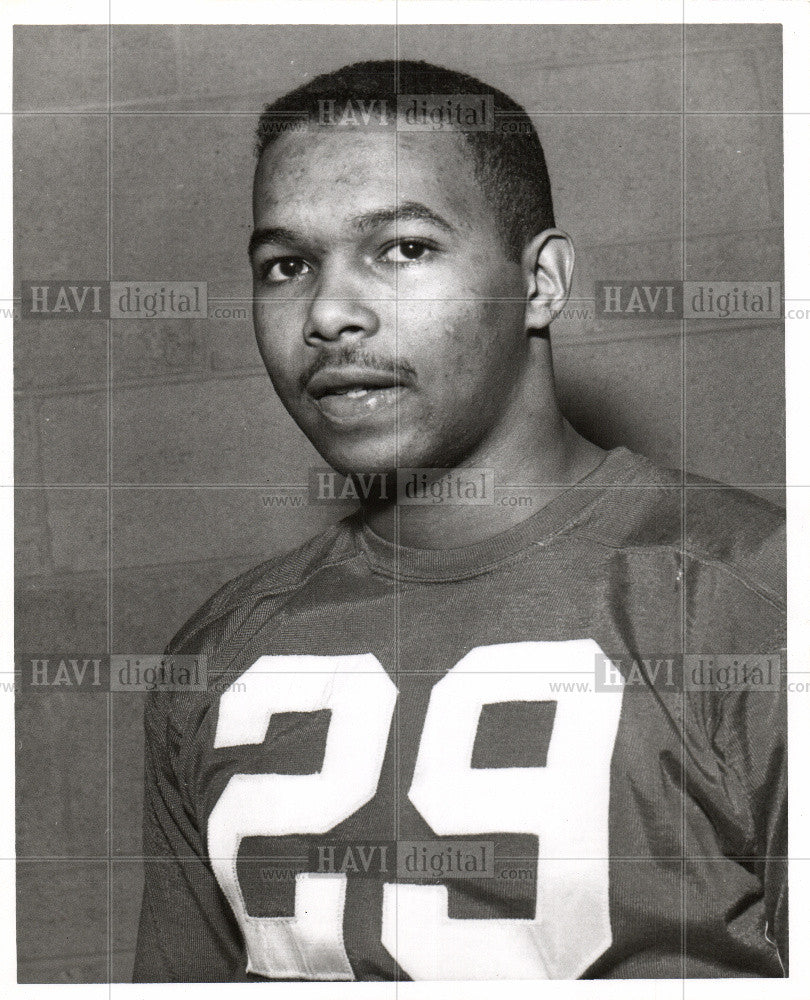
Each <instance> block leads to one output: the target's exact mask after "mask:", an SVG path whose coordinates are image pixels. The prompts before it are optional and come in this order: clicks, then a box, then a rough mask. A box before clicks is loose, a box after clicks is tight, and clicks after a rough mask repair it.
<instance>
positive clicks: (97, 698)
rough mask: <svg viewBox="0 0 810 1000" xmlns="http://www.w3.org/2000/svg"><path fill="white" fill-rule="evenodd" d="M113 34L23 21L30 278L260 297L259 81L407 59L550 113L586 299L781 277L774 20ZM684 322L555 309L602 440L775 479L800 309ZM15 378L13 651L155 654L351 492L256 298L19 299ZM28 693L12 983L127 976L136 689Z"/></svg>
mask: <svg viewBox="0 0 810 1000" xmlns="http://www.w3.org/2000/svg"><path fill="white" fill-rule="evenodd" d="M111 53H112V62H111V67H109V68H110V70H111V72H110V73H109V74H108V61H107V60H108V48H107V28H106V27H105V26H86V27H83V26H75V27H59V28H54V27H44V26H43V27H25V28H18V29H17V32H16V37H15V57H14V62H15V109H16V111H17V112H18V113H17V115H16V116H15V122H14V137H15V152H16V160H15V213H16V236H15V245H14V253H15V268H16V275H17V279H18V280H20V281H21V280H25V279H33V278H64V277H75V278H79V279H92V278H104V277H106V275H107V273H108V271H107V269H108V266H109V269H110V275H111V277H112V278H114V279H142V280H149V279H152V280H174V279H196V280H202V281H206V282H208V286H209V296H210V297H212V298H219V299H222V300H240V299H242V300H244V299H246V298H248V297H249V296H250V279H249V273H248V267H247V258H246V245H247V237H248V234H249V232H250V223H251V220H250V196H249V193H250V184H251V172H252V150H251V147H252V131H253V128H254V125H255V120H256V116H257V114H258V112H259V111H260V110H261V107H262V105H263V103H264V102H266V101H268V100H271V99H273V98H274V97H275V96H277V95H278V94H280V93H281V92H283V91H285V90H287V89H290V88H291V87H293V86H295V85H297V84H299V83H301V82H303V81H304V80H305V79H307V78H309V77H310V76H311V75H313V74H314V73H315V72H320V71H324V70H328V69H331V68H336V67H338V66H340V65H343V64H345V63H347V62H351V61H355V60H358V59H363V58H393V57H395V56H396V55H399V56H400V57H401V58H424V59H427V60H430V61H434V62H438V63H441V64H444V65H447V66H450V67H452V68H456V69H461V70H465V71H467V72H471V73H473V74H474V75H477V76H480V77H482V78H483V79H485V80H487V81H488V82H491V83H492V84H494V85H496V86H499V87H501V88H502V89H504V90H506V91H507V92H509V93H511V94H512V95H513V96H514V97H515V98H516V99H517V100H519V101H520V102H521V103H523V104H524V105H525V107H526V108H527V110H528V111H530V113H532V115H533V116H534V117H535V120H536V123H537V126H538V130H539V132H540V135H541V138H542V140H543V142H544V146H545V150H546V156H547V159H548V162H549V169H550V172H551V177H552V184H553V189H554V196H555V206H556V212H557V216H558V222H559V224H560V225H561V226H562V227H563V228H565V229H566V230H568V231H569V232H570V233H571V235H572V237H573V239H574V242H575V245H576V248H577V270H576V279H575V288H574V302H573V303H572V305H574V306H575V305H577V304H578V303H580V302H581V303H582V304H583V305H586V306H587V304H588V303H587V300H588V299H589V298H591V297H592V295H593V283H594V281H596V280H606V279H612V278H615V279H652V280H660V281H668V280H672V279H679V278H680V277H681V276H682V275H683V276H685V277H686V278H689V279H694V280H706V281H711V280H724V279H726V280H752V279H761V280H770V281H780V280H781V277H782V188H781V184H782V147H781V117H780V116H779V112H780V109H781V35H780V28H779V27H778V26H767V25H766V26H746V25H738V26H724V25H707V26H700V27H697V26H695V27H688V26H687V28H686V29H685V30H684V32H683V33H682V30H681V27H680V26H679V25H660V26H628V27H605V26H598V27H595V26H590V27H589V26H582V27H565V26H560V27H531V26H525V25H524V26H486V27H474V26H437V27H422V26H402V27H400V28H399V30H398V32H397V31H396V30H395V29H394V28H389V27H382V26H378V27H363V28H362V29H358V28H355V27H329V28H323V27H318V26H315V27H299V26H292V27H288V28H273V27H269V26H256V27H234V26H230V27H229V26H220V27H205V26H163V27H114V28H113V30H112V37H111ZM108 86H109V87H110V95H111V100H112V104H111V108H112V110H113V112H114V114H113V115H112V116H111V117H110V118H109V119H108V115H107V110H108ZM684 110H685V112H686V114H685V115H684V114H682V111H684ZM219 305H220V306H221V307H223V308H224V309H228V308H231V309H233V308H235V307H237V306H239V305H242V306H244V305H245V303H244V302H242V303H239V302H238V301H230V302H228V301H223V302H220V303H219ZM685 332H686V336H685V338H683V339H682V338H681V327H680V324H678V323H665V322H662V321H660V320H650V319H649V318H647V319H644V320H639V319H627V320H623V321H616V320H612V321H607V320H605V319H604V318H603V317H599V316H594V315H593V311H592V310H591V311H590V312H588V311H587V310H586V312H585V313H584V314H582V315H580V316H579V317H575V316H574V315H573V313H571V314H569V316H568V318H566V319H562V320H560V321H559V322H558V323H557V324H555V326H554V329H553V347H554V358H555V368H556V371H557V376H558V381H559V385H560V388H561V393H562V397H563V400H564V405H565V407H566V409H567V411H568V413H569V414H570V416H571V417H572V419H573V420H574V421H575V422H576V423H577V424H578V425H579V426H580V427H581V428H582V429H584V430H585V431H587V432H588V433H589V434H591V435H592V436H593V437H594V438H595V439H596V440H598V441H599V442H600V443H602V444H606V445H611V444H615V443H620V442H621V443H626V444H629V445H630V446H631V447H634V448H635V449H637V450H639V451H641V452H643V453H645V454H648V455H649V456H650V457H652V458H653V459H655V460H657V461H660V462H662V463H665V464H668V465H674V466H679V465H680V464H681V461H682V460H683V462H684V464H685V466H686V468H688V469H689V470H690V471H694V472H698V473H702V474H704V475H708V476H712V477H714V478H717V479H721V480H724V481H727V482H734V483H739V484H742V485H745V486H746V487H748V488H751V489H754V490H756V491H758V492H760V493H762V494H764V495H766V496H769V497H770V498H772V499H773V500H774V501H775V502H780V500H781V497H782V489H781V486H780V484H782V483H783V482H784V400H783V383H784V378H783V330H782V326H781V323H779V322H770V323H760V324H758V323H755V322H738V323H732V322H729V321H716V322H711V321H700V322H697V321H692V322H690V323H689V324H687V325H686V327H685ZM108 347H109V354H108ZM108 370H109V372H110V374H111V382H110V385H109V390H108ZM15 386H16V427H17V445H16V463H17V464H16V478H17V490H16V518H17V528H16V531H17V535H16V538H17V549H18V556H17V566H16V569H17V574H18V581H19V582H18V595H17V611H16V615H17V617H16V631H17V643H18V649H19V651H20V654H21V655H23V656H24V655H27V654H29V653H30V654H31V655H42V654H43V653H45V652H49V651H50V652H53V651H62V652H63V653H64V654H65V655H67V654H71V655H82V654H84V655H91V654H94V653H95V654H99V653H105V652H107V651H108V649H109V650H110V651H112V652H118V653H125V652H158V651H160V650H161V649H162V648H163V646H164V645H165V643H166V641H167V640H168V639H169V638H170V637H171V635H172V634H173V633H174V631H175V630H176V629H177V628H178V627H179V626H180V624H181V623H182V622H183V621H184V620H185V618H186V617H187V616H188V615H189V614H190V613H191V612H192V611H193V610H194V609H195V608H196V607H197V606H198V605H199V604H200V603H201V602H202V600H203V599H204V598H205V597H206V596H207V595H208V594H209V593H210V592H211V591H212V590H213V589H214V588H215V587H217V586H218V585H219V584H220V583H222V582H224V581H225V580H226V579H228V578H229V577H231V576H233V575H234V574H235V573H237V572H239V571H241V570H242V569H245V568H247V567H249V566H251V565H253V564H255V563H257V562H259V561H261V560H262V559H264V558H267V557H268V556H270V555H273V554H275V553H277V552H280V551H283V550H285V549H288V548H291V547H293V546H294V545H296V544H297V543H298V542H299V541H302V540H304V539H305V538H306V537H308V536H310V535H312V534H314V533H315V532H316V531H318V530H319V529H320V528H321V527H323V526H324V525H325V524H326V523H328V522H330V521H332V520H334V519H335V518H336V517H339V516H342V514H343V513H344V511H343V510H336V509H335V510H333V509H330V508H328V507H309V506H306V505H302V506H292V505H291V501H289V499H284V498H290V497H295V496H300V491H298V492H296V491H295V490H294V489H292V490H289V489H286V487H291V486H292V487H294V486H296V485H297V484H299V485H300V484H304V483H306V470H307V468H308V467H309V466H311V465H320V464H322V463H321V460H320V459H319V458H318V456H317V455H315V453H314V451H313V450H312V448H311V447H310V446H309V444H308V443H307V442H306V440H305V439H304V438H303V436H302V435H301V433H300V432H299V431H298V430H297V428H295V426H294V425H293V424H292V422H291V421H290V419H289V418H288V417H287V415H286V413H285V412H284V411H283V409H282V407H281V406H280V404H279V403H278V401H277V400H276V399H275V397H274V394H273V392H272V389H271V387H270V385H269V382H268V380H267V377H266V375H265V373H264V370H263V368H262V366H261V363H260V359H259V357H258V353H257V351H256V348H255V344H254V342H253V333H252V328H251V324H250V320H249V318H226V317H223V318H220V319H216V320H213V319H212V320H208V321H200V320H186V321H143V322H135V321H116V322H113V323H112V324H111V335H110V340H109V345H108V337H107V327H106V324H105V323H103V322H87V321H81V322H76V321H72V322H68V321H65V322H58V321H55V320H49V321H42V322H32V321H30V320H26V321H23V322H21V323H20V325H19V327H18V329H17V333H16V341H15ZM108 481H109V483H111V484H112V488H111V490H110V491H109V494H108V489H107V485H108ZM108 496H109V503H108ZM285 504H286V505H285ZM17 705H18V715H17V720H18V721H17V727H18V728H17V747H18V758H17V766H18V775H19V778H18V855H19V858H20V860H19V865H18V867H19V871H18V886H19V893H18V928H19V934H18V954H19V978H20V979H21V980H22V981H26V982H62V981H64V982H71V981H97V982H98V981H104V980H105V979H107V978H108V977H109V976H111V977H112V979H113V980H114V981H121V980H126V979H128V978H129V976H130V973H131V967H132V954H133V947H134V933H135V925H136V920H137V910H138V903H139V892H140V865H139V863H138V860H137V855H138V853H139V851H140V803H141V787H140V782H141V755H142V742H141V712H142V706H143V702H142V697H141V696H140V695H137V694H128V695H116V696H114V697H110V698H108V697H107V696H105V695H88V694H82V695H78V694H69V693H64V694H61V695H55V694H48V695H39V694H38V695H34V694H32V693H26V692H19V693H18V695H17ZM108 917H109V918H110V923H111V928H112V930H111V934H108V926H107V925H108Z"/></svg>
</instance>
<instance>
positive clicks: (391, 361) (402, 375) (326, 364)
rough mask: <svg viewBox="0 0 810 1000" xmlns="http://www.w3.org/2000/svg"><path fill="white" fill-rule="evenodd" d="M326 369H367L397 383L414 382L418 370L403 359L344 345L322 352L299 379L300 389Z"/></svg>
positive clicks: (304, 387)
mask: <svg viewBox="0 0 810 1000" xmlns="http://www.w3.org/2000/svg"><path fill="white" fill-rule="evenodd" d="M324 368H335V369H339V368H367V369H370V370H371V371H375V372H382V373H383V374H385V375H393V376H394V377H395V378H396V380H397V381H401V382H406V383H407V382H412V381H413V380H414V379H415V378H416V370H415V369H414V368H413V367H412V366H411V365H409V364H408V362H407V361H403V360H402V358H387V357H383V356H382V355H380V354H375V353H374V352H373V351H368V350H364V349H363V348H360V347H351V346H349V345H348V344H343V345H342V346H341V347H338V348H335V349H334V350H331V351H321V352H320V354H317V355H316V356H315V358H314V359H313V361H312V363H311V364H310V365H308V366H307V368H306V369H305V371H304V372H303V373H302V374H301V376H300V377H299V379H298V385H299V388H300V389H301V390H302V391H303V390H304V389H306V387H307V385H308V383H309V381H310V379H311V378H312V377H313V376H314V375H317V373H318V372H319V371H321V370H322V369H324Z"/></svg>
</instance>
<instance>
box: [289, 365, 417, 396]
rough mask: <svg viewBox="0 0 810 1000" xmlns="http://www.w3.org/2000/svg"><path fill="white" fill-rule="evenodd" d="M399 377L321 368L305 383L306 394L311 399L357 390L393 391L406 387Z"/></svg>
mask: <svg viewBox="0 0 810 1000" xmlns="http://www.w3.org/2000/svg"><path fill="white" fill-rule="evenodd" d="M406 384H407V382H406V380H405V379H404V378H402V377H401V376H400V375H398V374H396V373H394V372H390V371H380V370H379V369H374V368H349V367H345V368H322V369H321V370H320V371H318V372H316V373H315V374H314V375H313V376H312V378H311V379H310V380H309V381H308V382H307V386H306V389H307V392H308V393H309V394H310V396H312V397H313V399H322V398H323V397H324V396H334V395H342V394H344V393H350V392H356V391H357V390H362V389H366V390H370V389H393V388H395V387H396V386H403V385H406Z"/></svg>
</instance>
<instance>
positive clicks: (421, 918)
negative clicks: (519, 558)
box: [208, 639, 622, 980]
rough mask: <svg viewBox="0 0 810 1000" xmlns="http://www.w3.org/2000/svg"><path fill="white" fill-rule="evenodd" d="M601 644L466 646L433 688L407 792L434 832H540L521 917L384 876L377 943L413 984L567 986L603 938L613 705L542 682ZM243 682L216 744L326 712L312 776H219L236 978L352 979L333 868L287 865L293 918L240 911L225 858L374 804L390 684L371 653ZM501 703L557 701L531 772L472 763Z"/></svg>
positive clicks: (263, 667)
mask: <svg viewBox="0 0 810 1000" xmlns="http://www.w3.org/2000/svg"><path fill="white" fill-rule="evenodd" d="M600 652H601V651H600V650H599V647H598V646H597V645H596V643H595V642H593V641H592V640H590V639H581V640H574V641H570V642H520V643H507V644H503V645H493V646H479V647H477V648H475V649H473V650H471V651H470V652H469V653H468V654H467V655H466V656H464V657H463V658H462V659H461V660H460V661H459V662H458V663H457V664H456V665H455V666H454V667H453V668H452V669H451V670H449V671H448V672H447V674H446V675H445V676H444V677H443V678H442V679H441V680H440V681H438V682H437V683H436V684H435V685H434V687H433V690H432V691H431V696H430V701H429V704H428V710H427V715H426V718H425V724H424V728H423V731H422V736H421V740H420V744H419V752H418V755H417V760H416V768H415V771H414V777H413V783H412V785H411V788H410V790H409V792H408V797H409V798H410V800H411V802H412V803H413V804H414V806H415V807H416V808H417V809H418V810H419V812H420V813H421V815H422V816H423V818H424V819H425V820H426V822H427V823H428V824H429V825H430V826H431V828H432V829H433V830H434V832H435V833H436V834H437V836H445V835H463V834H483V833H488V832H494V831H502V832H507V831H508V832H514V833H527V834H534V835H535V836H537V837H538V842H539V857H538V863H537V888H536V900H535V913H534V917H533V919H530V920H525V919H508V918H495V919H483V920H470V919H466V920H456V919H453V918H450V917H449V916H448V910H447V889H446V887H444V886H441V885H439V886H435V885H411V884H399V883H389V884H386V885H385V886H384V888H383V914H382V943H383V945H384V947H385V948H386V949H387V950H388V951H389V952H390V954H391V955H392V956H393V957H394V959H395V960H396V961H397V962H398V964H399V965H400V966H401V967H402V969H403V970H404V971H405V972H406V973H407V974H408V975H409V976H410V977H411V978H412V979H433V980H437V979H571V978H576V977H578V976H580V975H582V973H583V972H585V970H586V969H587V968H588V967H589V966H590V965H591V964H592V963H593V962H594V961H595V960H596V959H597V958H598V957H599V956H600V955H601V954H602V953H603V952H604V951H605V950H606V949H607V948H608V947H609V946H610V943H611V941H612V934H611V927H610V913H609V894H608V857H609V843H608V808H609V796H610V763H611V757H612V753H613V746H614V743H615V740H616V733H617V731H618V725H619V714H620V712H621V701H622V699H621V696H620V695H619V694H616V693H612V694H610V695H605V696H604V697H594V692H593V691H584V692H583V691H579V690H572V691H564V690H554V687H562V686H564V684H560V685H554V680H555V679H556V680H558V681H559V680H560V679H561V678H564V679H567V680H568V681H569V682H570V678H571V677H572V676H574V677H576V676H577V675H579V676H580V677H583V676H585V677H587V675H588V674H589V673H591V672H592V670H593V666H594V663H595V662H596V656H597V654H599V653H600ZM240 680H241V681H247V682H248V683H247V687H248V690H249V692H250V693H249V694H246V693H244V691H241V690H238V689H237V690H232V689H228V691H226V692H225V693H224V694H223V695H222V698H221V701H220V711H219V720H218V725H217V731H216V736H215V741H214V746H215V747H225V746H239V745H243V744H248V743H261V742H262V741H263V739H264V737H265V734H266V732H267V727H268V724H269V721H270V716H271V715H272V714H273V713H274V712H291V711H317V710H319V709H324V708H328V709H330V710H331V712H332V715H331V721H330V726H329V732H328V734H327V740H326V749H325V757H324V762H323V766H322V768H321V770H320V772H319V773H317V774H311V775H284V774H258V775H256V774H251V775H248V774H237V775H234V776H233V777H232V778H231V779H230V781H229V782H228V784H227V786H226V787H225V790H224V791H223V793H222V795H221V796H220V798H219V800H218V801H217V804H216V805H215V807H214V809H213V811H212V813H211V816H210V819H209V825H208V847H209V853H210V855H211V858H212V865H213V868H214V872H215V874H216V876H217V879H218V881H219V883H220V885H221V886H222V889H223V891H224V892H225V894H226V896H227V898H228V900H229V902H230V905H231V907H232V908H233V910H234V913H235V914H236V917H237V919H238V921H239V924H240V927H241V928H242V932H243V934H244V936H245V942H246V946H247V952H248V971H250V972H254V973H256V974H258V975H262V976H266V977H268V978H301V979H328V980H349V979H353V978H354V974H353V972H352V968H351V965H350V963H349V960H348V956H347V954H346V949H345V945H344V942H343V910H344V905H345V895H346V875H343V874H315V873H305V874H299V875H298V876H296V889H295V916H294V917H251V916H250V915H249V914H248V913H247V909H246V906H245V902H244V899H243V896H242V892H241V889H240V887H239V882H238V879H237V874H236V856H237V852H238V849H239V842H240V841H241V839H242V838H243V837H249V836H283V835H287V834H318V833H327V832H328V831H329V830H330V829H332V828H333V827H334V826H335V825H337V824H338V823H340V822H342V821H343V820H345V819H347V818H348V817H349V816H351V815H352V814H353V813H354V812H356V811H357V810H358V809H359V808H361V807H362V806H363V805H365V804H366V803H367V802H369V801H370V800H371V799H372V798H373V797H374V794H375V793H376V790H377V785H378V783H379V779H380V773H381V770H382V764H383V757H384V755H385V749H386V744H387V740H388V733H389V730H390V727H391V720H392V717H393V712H394V705H395V702H396V698H397V689H396V687H395V685H394V684H393V682H392V681H391V679H390V677H389V676H388V674H387V673H386V672H385V670H384V669H383V667H382V666H381V665H380V663H379V661H378V660H377V659H376V657H374V656H372V655H370V654H365V655H358V656H263V657H260V658H259V659H258V660H257V661H256V663H254V664H253V665H252V666H251V667H250V668H249V670H248V671H246V673H245V674H243V675H242V677H241V678H240ZM552 685H553V686H552ZM569 686H574V685H570V684H569ZM503 701H555V702H556V703H557V708H556V714H555V719H554V728H553V732H552V735H551V740H550V743H549V748H548V757H547V761H546V766H545V767H509V768H475V769H473V768H472V767H471V766H470V762H471V758H472V750H473V743H474V741H475V736H476V731H477V728H478V720H479V717H480V714H481V709H482V707H483V705H486V704H490V703H493V702H503Z"/></svg>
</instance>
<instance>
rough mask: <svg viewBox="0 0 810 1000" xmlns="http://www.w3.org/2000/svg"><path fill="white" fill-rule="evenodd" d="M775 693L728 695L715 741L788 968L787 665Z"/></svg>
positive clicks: (770, 933)
mask: <svg viewBox="0 0 810 1000" xmlns="http://www.w3.org/2000/svg"><path fill="white" fill-rule="evenodd" d="M780 675H781V680H780V684H779V690H777V691H758V690H748V691H740V692H729V693H728V694H727V695H726V696H725V698H724V699H723V706H722V709H721V716H720V723H719V728H718V732H717V735H716V739H717V740H718V743H719V744H721V745H722V746H723V747H724V748H725V752H726V754H727V761H728V763H729V765H730V766H731V767H732V768H733V770H734V772H735V773H736V775H737V778H738V781H739V787H741V788H742V789H744V792H745V796H746V798H747V803H748V815H749V817H750V832H751V835H750V840H749V844H750V847H749V852H750V853H749V858H750V860H749V863H750V864H751V865H752V868H753V870H754V871H755V872H756V874H757V875H758V877H759V879H760V881H761V883H762V886H763V894H764V906H765V928H764V930H765V934H766V936H767V938H768V940H769V941H770V942H771V943H772V944H774V946H775V947H776V948H777V950H778V952H779V957H780V959H781V961H782V965H783V966H784V968H785V971H786V972H787V968H788V870H787V856H788V837H787V794H788V793H787V706H786V697H785V695H786V690H785V684H786V675H785V671H784V660H783V665H782V669H781V670H780Z"/></svg>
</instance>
